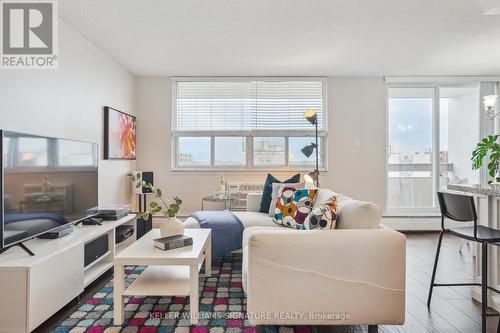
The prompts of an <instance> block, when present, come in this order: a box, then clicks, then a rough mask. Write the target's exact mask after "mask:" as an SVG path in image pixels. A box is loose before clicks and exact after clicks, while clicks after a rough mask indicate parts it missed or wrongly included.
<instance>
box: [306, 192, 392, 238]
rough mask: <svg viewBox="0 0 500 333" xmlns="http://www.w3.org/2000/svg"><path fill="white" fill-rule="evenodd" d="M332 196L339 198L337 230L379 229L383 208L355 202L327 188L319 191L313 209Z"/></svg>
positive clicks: (370, 203)
mask: <svg viewBox="0 0 500 333" xmlns="http://www.w3.org/2000/svg"><path fill="white" fill-rule="evenodd" d="M332 196H335V197H336V198H337V229H369V228H378V226H379V224H380V220H381V219H382V214H383V210H382V208H380V207H379V206H377V205H376V204H374V203H372V202H368V201H360V200H355V199H352V198H350V197H348V196H345V195H343V194H340V193H336V192H334V191H332V190H330V189H327V188H321V189H319V191H318V196H317V198H316V202H315V203H314V208H313V209H315V208H317V207H318V206H320V205H321V204H323V203H324V202H326V201H328V199H329V198H331V197H332Z"/></svg>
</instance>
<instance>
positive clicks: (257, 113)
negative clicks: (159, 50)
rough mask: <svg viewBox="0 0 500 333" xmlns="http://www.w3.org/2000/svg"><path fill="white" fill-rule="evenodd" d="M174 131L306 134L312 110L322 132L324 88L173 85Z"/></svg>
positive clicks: (255, 83)
mask: <svg viewBox="0 0 500 333" xmlns="http://www.w3.org/2000/svg"><path fill="white" fill-rule="evenodd" d="M175 90H176V122H175V130H176V131H205V132H206V131H296V130H305V131H309V130H312V128H311V124H310V123H309V122H308V121H307V120H305V119H304V111H305V110H307V109H315V110H316V112H317V114H318V120H319V129H320V130H323V105H324V91H325V82H324V81H322V80H320V81H312V80H305V81H260V80H251V81H250V80H249V81H197V82H196V81H177V82H176V86H175Z"/></svg>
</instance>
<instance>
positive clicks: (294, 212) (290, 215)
mask: <svg viewBox="0 0 500 333" xmlns="http://www.w3.org/2000/svg"><path fill="white" fill-rule="evenodd" d="M317 193H318V189H306V188H304V189H297V188H293V187H288V186H283V187H282V188H281V190H280V192H279V193H278V201H277V202H276V209H275V210H274V217H273V221H274V222H275V223H278V224H282V225H284V226H287V227H290V228H295V229H302V226H303V224H304V222H305V220H306V218H307V216H308V215H309V213H310V212H311V210H312V208H313V206H314V200H315V199H316V194H317Z"/></svg>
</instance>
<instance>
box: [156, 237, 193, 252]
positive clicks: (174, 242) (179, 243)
mask: <svg viewBox="0 0 500 333" xmlns="http://www.w3.org/2000/svg"><path fill="white" fill-rule="evenodd" d="M189 245H193V238H191V237H189V236H184V235H175V236H169V237H162V238H157V239H155V240H154V246H155V247H157V248H159V249H161V250H163V251H166V250H173V249H178V248H180V247H184V246H189Z"/></svg>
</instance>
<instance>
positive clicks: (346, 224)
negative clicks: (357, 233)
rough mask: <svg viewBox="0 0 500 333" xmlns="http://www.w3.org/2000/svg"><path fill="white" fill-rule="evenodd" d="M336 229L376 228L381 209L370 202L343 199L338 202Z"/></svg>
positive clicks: (380, 216)
mask: <svg viewBox="0 0 500 333" xmlns="http://www.w3.org/2000/svg"><path fill="white" fill-rule="evenodd" d="M337 207H338V219H337V229H371V228H378V226H379V223H380V220H381V218H382V213H383V210H382V208H380V207H379V206H377V205H375V204H374V203H372V202H368V201H360V200H354V199H349V200H343V201H341V202H339V203H338V205H337Z"/></svg>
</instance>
